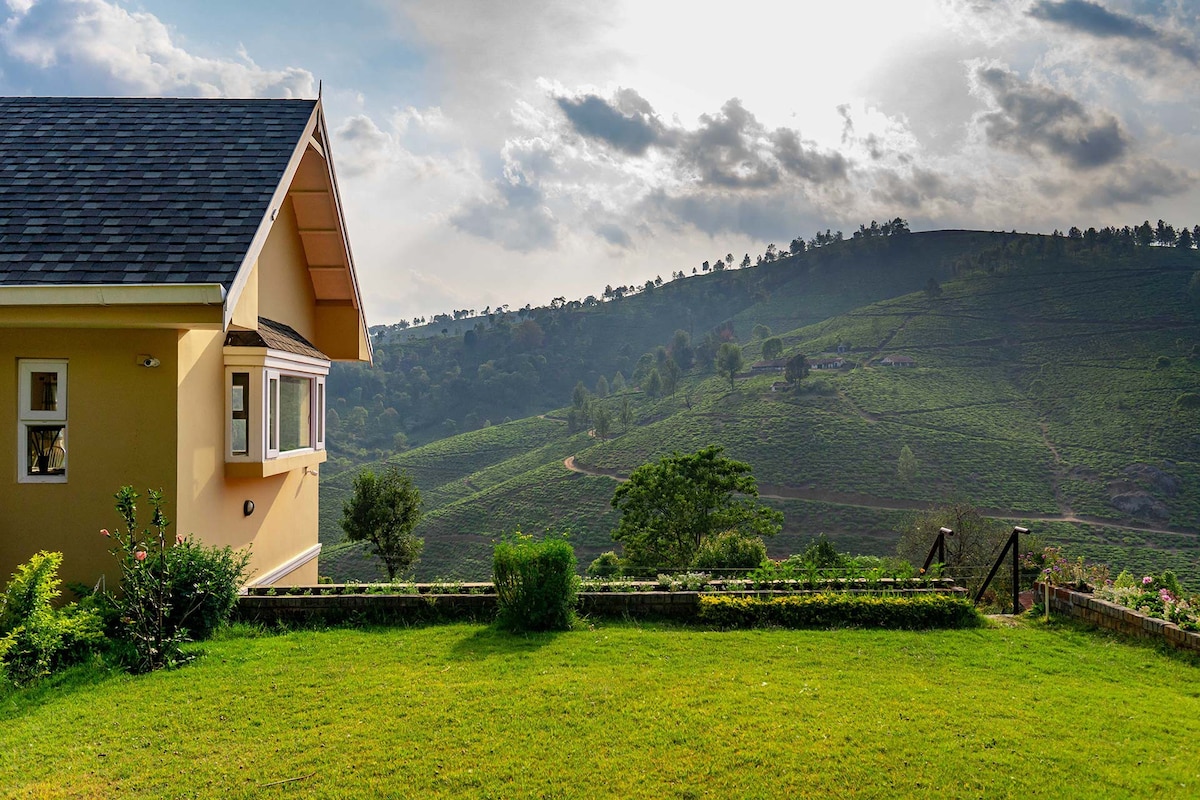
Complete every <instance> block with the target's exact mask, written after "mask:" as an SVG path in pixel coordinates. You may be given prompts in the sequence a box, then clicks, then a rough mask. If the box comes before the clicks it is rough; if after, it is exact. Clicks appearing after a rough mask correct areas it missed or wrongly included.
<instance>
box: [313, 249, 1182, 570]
mask: <svg viewBox="0 0 1200 800" xmlns="http://www.w3.org/2000/svg"><path fill="white" fill-rule="evenodd" d="M1196 266H1197V259H1196V257H1195V254H1193V253H1175V252H1171V251H1166V252H1164V251H1159V250H1149V251H1147V250H1140V251H1138V252H1137V254H1136V256H1135V257H1134V258H1133V259H1131V260H1127V261H1126V262H1124V263H1104V264H1103V265H1100V266H1097V265H1091V266H1087V265H1082V266H1081V265H1079V264H1075V263H1071V262H1069V261H1059V262H1052V263H1049V264H1042V265H1037V266H1026V267H1022V268H1020V269H1019V270H1016V269H1014V270H1011V271H1003V270H1001V271H999V272H996V273H992V274H975V275H971V276H969V277H968V278H965V279H963V280H959V281H953V282H947V283H945V284H944V286H943V294H942V296H941V297H939V298H936V299H931V298H928V297H926V296H925V295H924V294H923V293H919V294H916V295H907V296H904V297H900V298H896V299H894V300H888V301H883V302H880V303H876V304H873V305H869V306H864V307H862V308H857V309H855V310H853V311H851V312H849V313H846V314H843V315H840V316H837V317H834V318H832V319H829V320H826V321H823V322H819V323H816V324H812V325H807V326H804V327H801V328H796V329H793V330H789V331H787V332H785V333H782V338H783V341H784V344H785V352H789V353H791V352H804V353H808V354H815V353H820V352H826V351H829V350H831V349H832V348H833V347H834V346H836V344H837V343H839V342H848V343H849V344H850V345H851V347H852V348H853V349H852V352H851V354H850V356H849V357H850V358H851V359H853V360H854V361H856V362H859V363H860V364H861V363H867V364H868V365H867V366H866V367H864V368H860V369H855V370H852V371H849V372H840V373H836V374H832V375H826V374H814V375H813V376H810V378H809V379H808V380H807V381H806V388H805V390H804V391H802V392H798V393H775V392H771V391H770V388H771V383H772V382H773V381H774V380H775V379H776V378H775V376H758V377H751V378H745V379H741V380H739V381H738V386H737V391H736V392H733V393H731V392H730V391H729V387H728V382H727V380H723V379H722V378H720V377H717V376H709V377H691V378H689V379H687V380H686V381H685V383H684V385H683V387H682V388H681V390H680V391H679V392H678V393H677V396H676V397H674V398H667V399H664V400H659V401H651V400H647V399H645V398H644V397H643V396H641V395H638V394H631V395H629V397H630V398H631V399H632V400H633V402H634V404H635V408H636V411H637V414H638V422H637V425H635V426H634V427H633V429H632V430H630V431H629V432H627V433H623V432H620V431H619V430H618V433H619V435H617V436H615V437H614V438H612V439H610V440H609V441H606V442H596V441H595V440H592V439H588V438H587V437H585V436H583V435H582V434H576V435H574V436H568V435H567V434H566V431H565V427H564V426H562V424H561V423H557V422H554V421H552V420H537V419H535V420H525V421H520V422H518V423H512V424H511V426H508V425H506V426H497V427H496V428H490V429H487V430H485V431H477V432H475V433H473V434H467V435H465V436H464V437H456V438H455V439H451V440H446V441H444V442H438V443H435V444H434V445H431V446H430V447H429V448H420V449H417V450H414V451H410V452H409V453H405V454H404V455H403V456H401V459H400V460H401V462H402V463H404V464H406V465H408V466H409V467H410V468H411V469H414V470H425V471H426V472H429V471H430V470H437V471H438V472H437V474H436V475H433V474H430V475H428V478H429V479H428V480H426V481H423V480H422V479H421V476H420V475H418V484H419V485H421V486H422V487H429V488H428V490H427V493H428V495H429V497H430V498H432V499H433V500H434V501H435V504H436V509H435V510H434V511H433V512H432V513H431V514H430V517H429V519H428V520H427V521H426V522H425V523H424V524H423V526H422V530H421V531H420V533H421V534H422V535H424V536H425V537H426V540H427V552H426V557H425V563H424V566H423V567H422V570H423V572H422V574H423V576H424V577H434V576H451V575H454V576H457V577H472V576H473V575H475V574H485V573H486V571H487V570H486V562H487V549H488V548H487V543H488V541H489V540H490V539H491V538H494V537H495V536H496V535H499V534H501V533H504V532H507V531H511V530H513V529H515V528H518V527H521V528H523V529H525V530H540V529H542V528H545V527H554V528H556V529H562V528H564V527H568V528H570V529H571V530H572V531H573V533H574V535H575V539H576V543H577V546H578V548H579V550H580V558H581V560H582V561H585V562H586V561H587V560H589V559H590V558H592V557H594V556H595V555H596V554H597V553H599V552H600V551H602V550H604V549H609V548H610V547H611V542H610V541H609V539H608V532H609V531H611V530H612V527H613V519H612V514H611V510H610V509H609V508H608V501H609V499H610V498H611V493H612V489H613V487H614V484H613V483H612V482H611V481H608V480H605V479H602V478H589V477H583V476H578V475H571V474H570V473H567V472H566V471H565V470H563V469H562V468H561V467H560V466H559V464H560V462H561V461H562V459H563V458H564V457H565V456H567V455H577V456H578V460H579V462H580V463H581V464H582V465H585V466H587V467H593V468H600V469H604V470H609V471H613V472H616V473H620V474H628V473H629V472H630V471H631V470H632V469H633V468H635V467H636V466H638V465H639V464H642V463H644V462H646V461H649V460H652V459H654V458H657V457H659V456H661V455H663V454H665V453H669V452H671V451H672V450H679V451H688V450H694V449H697V448H699V447H702V446H705V445H708V444H711V443H718V444H722V445H724V446H725V447H726V449H727V451H728V452H729V454H730V455H732V456H734V457H737V458H740V459H743V460H746V461H748V462H750V463H751V464H752V465H753V466H754V469H755V475H756V477H757V478H758V480H759V482H760V484H761V485H762V486H763V488H764V491H766V492H768V493H773V494H779V495H782V496H783V497H787V498H790V499H787V500H783V499H781V500H779V501H773V502H777V503H778V504H779V505H780V507H781V508H783V509H784V511H785V513H786V520H787V521H786V523H785V533H784V535H783V536H781V537H780V538H779V539H777V540H776V541H775V542H773V543H771V549H772V553H773V554H774V555H782V554H785V553H787V552H792V551H794V550H795V549H796V547H798V546H800V545H801V544H802V543H803V541H805V540H806V539H807V538H809V537H811V536H813V535H815V534H816V533H818V532H826V533H829V534H830V535H831V536H833V537H834V538H835V540H837V541H838V542H839V544H840V545H841V546H842V547H843V548H845V549H855V550H861V551H865V552H877V553H887V552H890V551H891V550H892V548H893V545H892V542H893V540H894V533H893V531H894V530H895V529H896V527H897V525H898V524H899V523H900V522H901V521H902V518H903V517H904V515H905V512H904V509H908V508H912V507H914V506H915V505H919V504H920V503H924V502H932V501H937V500H939V499H942V498H945V497H947V496H950V495H953V494H963V495H967V496H969V497H971V498H972V499H974V500H975V501H976V502H977V503H979V504H980V505H982V506H984V507H986V508H989V509H992V510H994V511H995V512H996V513H998V514H1002V515H1004V516H1007V517H1009V518H1012V519H1013V520H1014V521H1018V520H1028V521H1029V523H1030V524H1031V525H1032V526H1033V527H1034V529H1035V530H1038V531H1041V532H1045V533H1047V534H1051V535H1052V536H1053V538H1055V539H1056V540H1059V541H1063V542H1067V543H1070V544H1071V545H1072V550H1073V551H1075V552H1080V553H1086V554H1087V555H1089V556H1091V557H1094V558H1101V559H1108V560H1111V561H1112V562H1113V563H1114V564H1116V565H1117V566H1123V567H1124V566H1127V567H1130V568H1135V567H1136V568H1139V569H1141V568H1150V567H1154V568H1157V569H1162V568H1163V567H1164V566H1169V567H1171V568H1174V569H1176V570H1177V571H1178V572H1180V573H1181V574H1182V575H1183V576H1185V578H1186V579H1188V580H1190V581H1192V582H1197V581H1200V542H1198V537H1197V536H1196V534H1195V533H1194V531H1196V530H1197V529H1200V491H1198V490H1197V487H1200V437H1197V436H1196V433H1195V432H1196V431H1197V430H1200V412H1197V411H1195V410H1192V411H1181V410H1179V409H1177V408H1176V407H1175V406H1174V401H1175V399H1176V398H1177V397H1178V396H1179V395H1180V394H1181V393H1183V392H1186V391H1196V390H1197V388H1198V387H1200V365H1198V364H1197V363H1196V362H1194V361H1190V360H1188V359H1187V358H1185V357H1184V355H1185V354H1186V353H1188V352H1190V350H1191V347H1192V345H1193V344H1195V343H1197V342H1200V320H1198V318H1197V314H1196V312H1195V310H1194V308H1192V307H1190V306H1188V305H1187V304H1186V303H1187V300H1186V295H1185V293H1184V287H1185V286H1186V283H1187V280H1188V278H1189V277H1190V275H1191V271H1192V270H1193V269H1194V268H1195V267H1196ZM797 280H800V279H797ZM801 282H803V283H804V285H805V287H807V288H808V289H811V288H812V282H811V280H808V278H805V279H803V280H802V281H801ZM786 286H787V285H786V284H780V285H779V286H777V288H776V291H775V292H774V293H773V294H772V296H771V298H770V299H769V300H768V301H766V303H767V304H768V305H771V307H772V308H776V309H778V308H780V307H781V304H782V303H783V299H784V298H787V297H789V295H788V291H787V288H786ZM793 299H794V300H795V301H796V302H797V303H801V302H803V301H802V299H801V298H800V297H796V298H793ZM807 299H808V300H811V298H807ZM764 308H765V306H764ZM805 308H806V309H810V307H809V306H805ZM773 313H777V312H773ZM805 313H811V309H810V310H809V311H806V312H805ZM748 319H749V318H748ZM739 326H740V323H739ZM758 347H759V345H758V343H757V342H752V343H750V344H748V345H747V346H746V356H747V361H751V360H753V359H754V358H756V357H757V351H758ZM886 353H905V354H909V355H912V356H914V357H915V358H917V359H918V362H919V366H918V367H917V368H915V369H894V368H893V369H888V368H883V367H878V366H872V365H870V364H869V362H871V361H873V360H877V359H878V358H879V357H880V356H881V355H883V354H886ZM1164 355H1165V356H1167V357H1168V358H1169V364H1168V365H1167V366H1165V367H1160V366H1159V365H1158V358H1159V356H1164ZM607 402H609V403H610V404H611V405H613V406H614V407H615V405H616V402H617V401H616V400H615V399H613V400H609V401H607ZM524 426H530V427H529V428H528V429H527V428H526V427H524ZM618 428H619V426H618ZM501 441H503V442H506V443H508V444H505V445H500V446H498V445H497V442H501ZM906 445H907V446H908V447H910V448H911V449H912V450H913V452H914V453H915V455H916V457H917V459H918V461H919V463H920V470H919V475H918V477H917V479H916V480H914V481H913V482H912V483H904V482H902V481H901V480H900V478H899V477H898V475H897V474H896V466H895V465H896V462H897V458H898V456H899V452H900V449H901V448H902V447H903V446H906ZM508 446H511V447H512V449H511V450H509V449H506V448H507V447H508ZM431 448H433V449H431ZM443 451H446V452H445V453H443ZM518 454H519V455H518ZM509 456H512V458H509ZM1137 464H1149V465H1152V466H1154V467H1155V468H1158V469H1161V470H1163V471H1164V472H1165V473H1166V474H1167V476H1168V483H1167V484H1162V485H1155V484H1154V483H1153V482H1152V481H1148V480H1147V479H1146V476H1145V475H1144V474H1137V473H1135V474H1127V473H1126V470H1127V469H1128V468H1130V467H1131V466H1135V465H1137ZM472 470H474V471H472ZM1171 480H1174V481H1175V482H1176V485H1175V488H1174V490H1173V491H1172V486H1171V485H1170V481H1171ZM343 481H344V479H343ZM323 490H324V491H325V494H324V495H323V498H322V502H323V513H324V514H325V515H326V518H325V520H324V521H323V526H322V531H323V537H327V538H326V541H327V542H328V543H329V544H330V545H334V547H333V548H331V549H330V550H327V551H326V555H324V556H323V566H322V571H323V572H325V573H328V574H337V575H339V576H340V577H349V575H348V574H347V573H346V571H345V569H344V568H345V567H346V563H344V562H339V561H338V559H339V558H341V557H340V556H339V555H338V551H337V550H336V544H335V543H336V541H337V538H338V537H337V534H336V532H335V533H333V534H332V535H331V534H330V530H331V528H332V527H333V526H331V525H330V524H329V517H330V515H336V510H337V509H336V506H340V503H338V502H337V501H336V499H334V500H333V502H331V500H330V498H336V497H337V493H338V492H339V491H342V492H344V490H345V483H344V482H343V483H342V484H340V485H339V484H338V483H337V482H336V481H335V482H333V485H332V486H330V487H329V488H325V487H324V486H323ZM1128 491H1132V492H1141V493H1143V494H1145V495H1146V496H1147V497H1148V498H1149V499H1150V500H1152V501H1154V502H1155V503H1158V504H1160V506H1159V508H1161V509H1163V512H1162V513H1165V515H1166V516H1154V515H1153V514H1150V515H1146V514H1143V515H1141V516H1135V515H1128V514H1124V513H1123V512H1121V511H1120V510H1119V509H1117V508H1115V507H1114V506H1113V505H1112V503H1111V499H1112V496H1113V495H1114V494H1117V493H1121V492H1128ZM1039 517H1057V518H1065V519H1073V518H1076V517H1082V518H1083V519H1084V521H1083V522H1075V523H1067V522H1050V521H1047V520H1042V519H1039ZM335 518H336V517H335ZM1087 520H1094V521H1100V520H1104V521H1108V522H1110V523H1114V524H1119V525H1122V526H1124V529H1117V528H1111V527H1108V528H1105V527H1098V526H1097V525H1095V524H1087V523H1086V521H1087ZM334 524H336V523H334ZM1168 526H1170V527H1172V528H1174V529H1175V530H1176V531H1178V532H1177V533H1165V532H1161V531H1159V532H1155V531H1147V530H1136V529H1138V528H1149V529H1162V528H1166V527H1168ZM459 557H461V559H460V558H459ZM462 559H465V560H466V561H468V562H470V564H471V566H464V565H463V564H461V563H459V561H460V560H462ZM354 563H355V565H356V566H355V569H357V570H358V571H357V572H354V576H355V577H364V576H366V575H367V574H369V573H367V572H366V570H368V569H371V568H372V567H371V565H370V562H369V561H362V560H359V561H357V562H354ZM330 565H337V568H336V569H332V568H331V566H330ZM475 565H478V566H480V567H483V570H482V573H477V572H474V571H473V570H475Z"/></svg>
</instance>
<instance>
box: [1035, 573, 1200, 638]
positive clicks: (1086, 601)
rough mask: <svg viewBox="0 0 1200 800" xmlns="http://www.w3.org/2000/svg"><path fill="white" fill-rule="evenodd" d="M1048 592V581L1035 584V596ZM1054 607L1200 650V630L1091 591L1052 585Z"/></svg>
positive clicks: (1132, 633) (1119, 629)
mask: <svg viewBox="0 0 1200 800" xmlns="http://www.w3.org/2000/svg"><path fill="white" fill-rule="evenodd" d="M1045 596H1046V587H1045V584H1042V583H1036V584H1034V599H1035V600H1038V601H1044V599H1045ZM1050 610H1051V611H1053V612H1054V613H1056V614H1065V615H1067V616H1070V617H1074V618H1075V619H1080V620H1083V621H1085V622H1089V623H1091V624H1093V625H1096V626H1098V627H1101V628H1105V629H1107V630H1112V631H1117V632H1118V633H1122V634H1125V635H1127V636H1136V637H1139V638H1146V639H1155V640H1158V641H1162V642H1166V643H1167V644H1169V645H1171V646H1172V647H1175V648H1178V649H1180V650H1190V651H1192V652H1196V653H1200V632H1193V631H1187V630H1184V629H1182V628H1180V627H1179V626H1178V625H1176V624H1174V623H1172V622H1168V621H1166V620H1162V619H1155V618H1154V617H1150V616H1147V615H1145V614H1141V613H1139V612H1138V611H1136V610H1134V609H1132V608H1126V607H1124V606H1121V605H1118V604H1116V603H1111V602H1109V601H1107V600H1101V599H1100V598H1099V597H1094V596H1093V595H1091V594H1089V593H1087V592H1081V591H1077V590H1075V589H1071V588H1068V587H1066V586H1051V587H1050Z"/></svg>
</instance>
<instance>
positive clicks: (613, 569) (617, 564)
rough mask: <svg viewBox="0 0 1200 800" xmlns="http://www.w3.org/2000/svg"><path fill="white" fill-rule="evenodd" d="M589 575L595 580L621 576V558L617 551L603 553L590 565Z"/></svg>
mask: <svg viewBox="0 0 1200 800" xmlns="http://www.w3.org/2000/svg"><path fill="white" fill-rule="evenodd" d="M587 574H588V575H591V576H592V577H595V578H613V577H616V576H618V575H620V574H621V557H620V556H619V555H617V554H616V552H615V551H613V550H609V551H608V552H607V553H601V554H600V555H598V556H596V558H595V560H594V561H592V563H591V564H589V565H588V568H587Z"/></svg>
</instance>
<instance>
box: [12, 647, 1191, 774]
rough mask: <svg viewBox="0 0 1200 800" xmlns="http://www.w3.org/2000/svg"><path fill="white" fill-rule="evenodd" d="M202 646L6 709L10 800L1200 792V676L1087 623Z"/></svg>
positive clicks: (79, 678)
mask: <svg viewBox="0 0 1200 800" xmlns="http://www.w3.org/2000/svg"><path fill="white" fill-rule="evenodd" d="M204 649H205V651H206V655H205V656H204V657H203V658H202V659H201V660H200V661H199V662H198V663H196V664H193V665H192V666H189V667H187V668H185V669H182V670H178V671H173V672H160V673H156V674H153V675H148V676H143V677H139V678H131V677H127V676H118V675H114V676H111V677H103V676H99V675H95V674H84V673H79V672H76V673H75V675H74V678H75V680H74V682H72V680H71V676H68V677H67V678H66V679H64V680H62V681H61V683H60V685H59V686H54V685H50V686H45V687H42V688H41V689H35V690H30V691H27V692H23V693H17V694H9V695H7V696H6V695H3V694H0V754H3V757H2V758H0V795H2V796H5V797H34V798H56V797H79V798H92V797H96V798H99V797H114V796H120V797H131V798H136V797H156V798H157V797H168V796H170V797H228V798H240V797H273V796H277V795H278V796H283V795H286V796H288V797H323V798H343V797H345V798H350V797H368V796H371V797H427V798H439V797H533V796H538V797H551V796H552V797H596V796H606V797H654V798H703V797H714V798H716V797H764V798H765V797H832V796H849V795H853V796H859V797H898V796H906V797H907V796H917V795H924V794H931V793H935V794H937V795H938V796H940V797H950V798H954V797H964V798H965V797H1020V798H1027V797H1047V798H1057V797H1099V796H1113V797H1133V796H1140V797H1188V796H1196V795H1197V794H1198V793H1200V764H1198V763H1197V761H1196V759H1195V757H1194V752H1193V748H1191V747H1189V743H1194V742H1196V741H1197V740H1198V739H1200V698H1198V697H1197V693H1196V676H1197V666H1195V662H1194V661H1193V662H1189V661H1187V660H1185V659H1183V658H1180V657H1177V656H1167V655H1165V654H1160V653H1157V652H1155V651H1154V650H1151V649H1150V648H1148V647H1145V646H1137V645H1131V644H1126V643H1124V642H1121V641H1118V640H1114V639H1111V638H1108V637H1102V636H1099V635H1095V634H1088V633H1084V632H1080V631H1079V630H1077V629H1076V628H1073V627H1069V626H1064V627H1059V626H1057V625H1056V626H1053V627H1051V628H1045V627H1043V626H1041V625H1040V624H1031V625H1029V626H1028V627H1024V626H1023V627H1016V628H990V629H983V630H974V631H944V632H917V633H904V632H884V631H832V632H823V631H751V632H728V633H716V632H704V631H694V630H680V629H670V628H658V627H655V626H645V625H642V626H635V625H621V624H612V625H609V624H603V625H597V626H595V627H589V628H588V629H587V630H578V631H574V632H570V633H564V634H557V635H555V634H543V635H532V636H509V635H504V634H499V633H496V632H495V631H494V630H492V629H489V628H484V627H481V626H471V625H452V626H442V627H429V628H416V629H395V630H331V631H324V632H294V633H290V634H286V635H279V636H269V637H265V638H237V637H233V638H227V639H226V640H224V641H218V642H214V643H210V644H207V645H205V647H204ZM348 654H352V657H348ZM867 698H869V702H864V700H865V699H867ZM1165 709H1169V710H1170V711H1169V713H1168V712H1165V711H1164V710H1165ZM64 732H73V733H72V734H71V735H64ZM271 784H274V785H271Z"/></svg>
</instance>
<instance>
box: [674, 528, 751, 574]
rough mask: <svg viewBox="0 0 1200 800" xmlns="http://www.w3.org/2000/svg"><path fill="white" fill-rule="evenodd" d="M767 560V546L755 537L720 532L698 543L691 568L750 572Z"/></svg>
mask: <svg viewBox="0 0 1200 800" xmlns="http://www.w3.org/2000/svg"><path fill="white" fill-rule="evenodd" d="M766 560H767V546H766V545H765V544H763V540H762V539H760V538H758V537H757V536H745V535H744V534H742V533H740V532H738V531H722V532H721V533H717V534H714V535H712V536H709V537H707V538H706V539H704V541H702V542H701V543H700V548H699V549H698V550H697V551H696V557H695V558H694V559H692V568H693V569H700V570H750V569H754V568H756V567H758V566H759V565H761V564H762V563H763V562H764V561H766Z"/></svg>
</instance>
